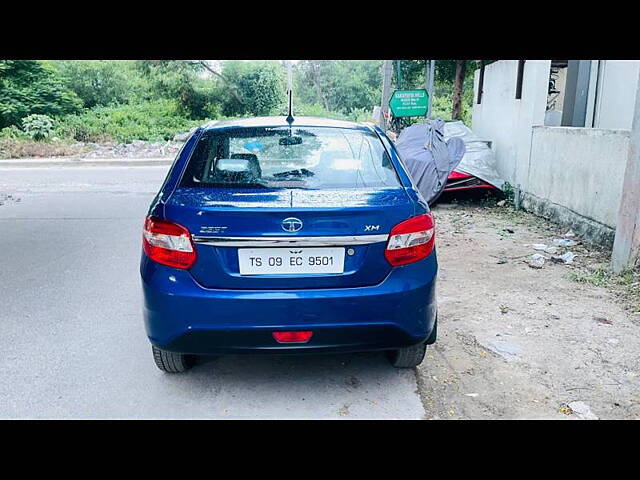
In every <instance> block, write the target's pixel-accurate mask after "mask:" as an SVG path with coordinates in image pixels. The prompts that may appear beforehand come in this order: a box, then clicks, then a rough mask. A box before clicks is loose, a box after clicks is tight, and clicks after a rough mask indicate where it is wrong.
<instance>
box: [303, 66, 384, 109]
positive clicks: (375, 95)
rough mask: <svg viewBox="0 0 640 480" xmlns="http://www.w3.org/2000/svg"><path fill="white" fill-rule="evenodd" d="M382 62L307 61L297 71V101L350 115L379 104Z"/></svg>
mask: <svg viewBox="0 0 640 480" xmlns="http://www.w3.org/2000/svg"><path fill="white" fill-rule="evenodd" d="M381 72H382V61H379V60H374V61H370V60H366V61H362V60H346V61H335V60H304V61H301V62H299V63H298V64H297V65H296V66H295V69H294V80H295V85H296V88H295V89H294V94H295V95H296V99H297V101H299V102H301V103H303V104H308V105H319V106H322V107H323V108H324V109H325V110H332V111H337V112H340V113H343V114H351V113H352V112H354V111H357V110H362V109H367V110H369V109H371V107H372V106H373V105H377V104H378V103H380V94H381V91H382V79H381Z"/></svg>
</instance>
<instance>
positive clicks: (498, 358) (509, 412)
mask: <svg viewBox="0 0 640 480" xmlns="http://www.w3.org/2000/svg"><path fill="white" fill-rule="evenodd" d="M434 216H435V219H436V231H437V239H436V242H437V249H438V250H437V252H438V261H439V265H440V272H439V285H438V298H439V328H438V341H437V343H436V344H435V345H434V346H432V347H431V348H430V349H428V350H427V358H426V359H425V361H424V362H423V364H422V365H421V366H420V367H419V368H418V369H417V378H418V387H419V391H420V394H421V397H422V400H423V403H424V406H425V409H426V412H427V415H426V418H439V419H516V418H524V419H578V418H595V417H598V418H600V419H628V418H640V388H639V387H640V381H639V378H638V375H639V374H640V355H639V354H638V352H640V312H637V311H636V310H637V308H638V307H637V305H636V304H634V303H633V301H634V300H633V299H631V300H630V299H629V298H628V297H625V296H623V295H621V294H620V292H621V290H620V289H617V290H616V288H613V287H609V286H608V285H605V286H602V287H601V286H595V285H593V284H592V283H584V282H577V281H575V279H576V278H595V279H596V280H598V278H599V277H594V275H597V272H598V271H599V270H598V269H599V268H601V267H603V266H606V265H607V261H608V256H607V253H606V252H603V251H599V250H597V249H594V248H593V247H587V246H585V245H582V243H581V242H580V239H579V238H577V237H572V239H573V240H574V241H577V242H578V245H577V246H574V247H571V248H569V249H562V250H561V251H560V252H558V253H562V252H564V251H566V250H571V251H572V252H573V253H575V254H576V258H575V259H574V260H573V263H571V264H557V263H553V262H551V261H550V260H547V261H546V262H545V264H544V266H543V267H542V268H540V269H536V268H532V267H531V266H529V265H528V264H527V263H526V261H527V259H528V257H530V256H531V255H532V254H535V253H541V254H544V255H545V256H547V257H550V255H547V254H545V253H544V252H536V251H535V250H534V249H533V248H532V247H531V244H534V243H535V244H547V245H551V244H552V241H553V239H554V238H555V239H557V238H563V234H564V233H566V232H567V229H566V228H565V229H563V228H561V227H559V226H557V225H555V224H553V223H550V222H546V221H544V220H542V219H540V218H538V217H535V216H533V215H530V214H527V213H524V212H519V211H518V212H516V211H514V210H512V209H511V208H509V207H497V206H490V207H487V206H484V205H481V204H479V203H475V204H473V203H472V204H468V203H467V204H456V203H449V204H445V203H443V204H440V205H437V206H436V207H435V208H434ZM594 272H596V273H594ZM605 280H606V279H605ZM596 283H597V282H596ZM602 283H606V282H602ZM631 286H632V287H633V288H637V283H635V284H631ZM626 291H628V290H626ZM572 402H582V404H580V403H578V404H576V403H572ZM568 405H570V406H568ZM571 407H573V408H571ZM574 410H575V411H574Z"/></svg>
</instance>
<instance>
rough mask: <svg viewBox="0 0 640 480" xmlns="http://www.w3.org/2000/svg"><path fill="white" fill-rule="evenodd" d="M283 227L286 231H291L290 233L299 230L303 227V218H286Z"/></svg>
mask: <svg viewBox="0 0 640 480" xmlns="http://www.w3.org/2000/svg"><path fill="white" fill-rule="evenodd" d="M282 229H283V230H284V231H285V232H290V233H293V232H297V231H299V230H300V229H302V220H300V219H299V218H296V217H289V218H285V219H284V220H283V221H282Z"/></svg>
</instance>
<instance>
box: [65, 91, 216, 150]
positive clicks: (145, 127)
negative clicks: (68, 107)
mask: <svg viewBox="0 0 640 480" xmlns="http://www.w3.org/2000/svg"><path fill="white" fill-rule="evenodd" d="M202 123H205V120H189V119H188V118H185V117H184V116H183V115H181V114H180V111H179V108H178V105H177V103H176V102H175V101H172V100H156V101H150V102H144V103H140V104H136V105H118V106H109V107H96V108H93V109H91V110H88V111H86V112H84V113H82V114H80V115H69V116H67V117H64V118H63V119H62V120H61V121H60V125H59V127H58V128H57V130H56V134H57V135H58V136H60V137H67V138H74V139H75V140H77V141H80V142H105V141H117V142H123V143H130V142H132V141H134V140H149V141H162V140H171V139H172V138H173V137H174V135H175V134H176V133H179V132H182V131H186V130H189V129H190V128H192V127H194V126H198V125H201V124H202Z"/></svg>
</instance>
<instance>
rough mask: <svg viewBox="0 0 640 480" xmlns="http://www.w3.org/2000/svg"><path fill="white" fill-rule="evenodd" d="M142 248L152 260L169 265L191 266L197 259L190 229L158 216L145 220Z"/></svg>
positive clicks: (178, 266) (175, 266)
mask: <svg viewBox="0 0 640 480" xmlns="http://www.w3.org/2000/svg"><path fill="white" fill-rule="evenodd" d="M142 248H143V249H144V253H146V254H147V257H149V258H150V259H151V260H153V261H154V262H158V263H161V264H162V265H167V266H169V267H174V268H183V269H186V268H191V266H192V265H193V264H194V263H195V261H196V251H195V248H194V247H193V242H192V241H191V234H190V233H189V230H187V229H186V228H185V227H183V226H182V225H179V224H177V223H173V222H169V221H167V220H162V219H160V218H157V217H147V219H146V220H145V222H144V230H143V232H142Z"/></svg>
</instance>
